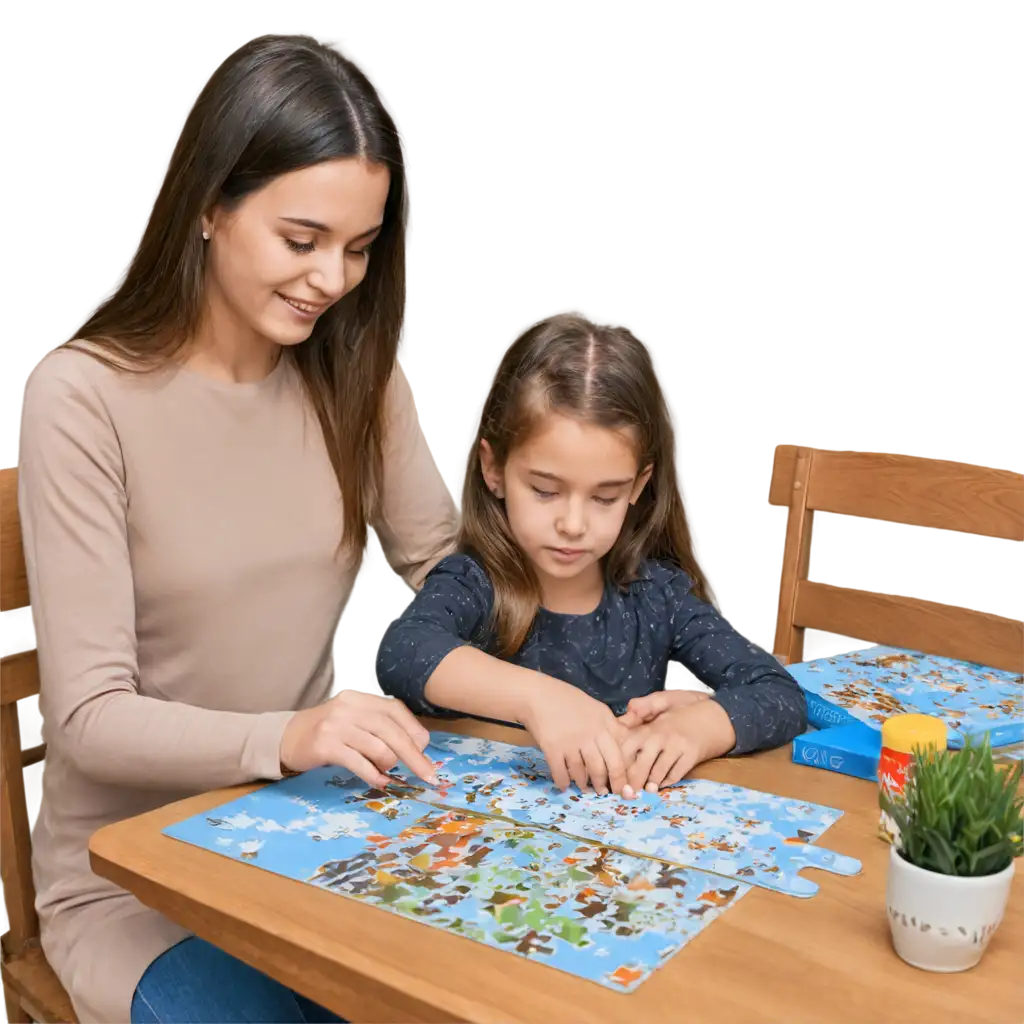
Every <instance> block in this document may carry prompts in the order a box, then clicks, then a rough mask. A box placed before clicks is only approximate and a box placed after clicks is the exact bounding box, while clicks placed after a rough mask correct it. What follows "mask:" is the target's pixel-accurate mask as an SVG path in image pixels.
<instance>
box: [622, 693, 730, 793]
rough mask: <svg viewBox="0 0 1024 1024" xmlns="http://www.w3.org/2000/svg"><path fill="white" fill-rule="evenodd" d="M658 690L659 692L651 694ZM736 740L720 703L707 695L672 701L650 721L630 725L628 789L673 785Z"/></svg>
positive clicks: (625, 750)
mask: <svg viewBox="0 0 1024 1024" xmlns="http://www.w3.org/2000/svg"><path fill="white" fill-rule="evenodd" d="M674 692H675V691H674ZM656 696H661V695H660V694H651V697H656ZM639 699H640V700H649V698H647V697H643V698H639ZM633 703H635V702H634V701H631V702H630V710H632V704H633ZM629 713H630V712H629V711H627V714H629ZM622 717H623V718H625V717H626V716H625V715H623V716H622ZM620 721H621V719H620ZM734 746H736V733H735V731H734V729H733V727H732V722H731V721H730V720H729V716H728V714H726V711H725V709H724V708H723V707H722V706H721V705H720V704H718V703H716V702H715V701H713V700H706V699H700V700H696V701H693V700H691V701H675V702H674V706H669V707H667V708H665V709H664V710H662V711H660V712H658V713H657V714H656V715H655V717H654V718H652V719H651V720H649V721H648V722H647V723H646V724H642V725H635V726H633V727H632V728H631V729H629V731H628V733H627V735H626V738H625V740H624V741H623V743H622V756H623V758H624V759H625V761H626V765H627V769H626V785H627V792H626V793H625V794H624V795H626V796H627V797H628V796H631V795H633V793H639V792H640V790H641V789H644V788H646V789H647V790H648V792H651V793H656V792H657V791H658V790H659V789H661V788H662V787H664V786H672V785H675V783H677V782H679V781H680V780H681V779H683V778H684V777H685V776H686V775H688V774H689V773H690V772H691V771H692V770H693V769H694V768H695V767H696V766H697V765H698V764H700V763H701V762H702V761H708V760H710V759H711V758H713V757H721V756H722V755H723V754H727V753H728V752H729V751H730V750H732V748H733V747H734Z"/></svg>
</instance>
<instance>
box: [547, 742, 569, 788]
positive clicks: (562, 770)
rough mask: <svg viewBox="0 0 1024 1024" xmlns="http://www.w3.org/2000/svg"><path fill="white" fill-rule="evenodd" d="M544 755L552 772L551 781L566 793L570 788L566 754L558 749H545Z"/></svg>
mask: <svg viewBox="0 0 1024 1024" xmlns="http://www.w3.org/2000/svg"><path fill="white" fill-rule="evenodd" d="M543 753H544V757H545V759H546V760H547V762H548V771H550V772H551V781H552V782H553V783H554V784H555V785H556V786H557V787H558V788H559V789H560V790H561V791H562V792H563V793H564V792H565V791H566V790H567V789H568V788H569V772H568V771H567V770H566V767H565V755H564V754H563V753H562V752H561V750H558V749H551V750H545V751H544V752H543Z"/></svg>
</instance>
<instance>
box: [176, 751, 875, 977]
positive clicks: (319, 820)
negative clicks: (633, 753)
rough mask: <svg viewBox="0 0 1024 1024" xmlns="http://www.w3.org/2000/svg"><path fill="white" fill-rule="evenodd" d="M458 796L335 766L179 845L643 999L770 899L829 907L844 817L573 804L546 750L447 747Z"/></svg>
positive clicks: (582, 798)
mask: <svg viewBox="0 0 1024 1024" xmlns="http://www.w3.org/2000/svg"><path fill="white" fill-rule="evenodd" d="M426 754H427V756H428V757H429V758H430V759H431V760H432V761H433V763H434V765H435V768H436V770H437V774H438V777H439V778H440V779H441V785H440V786H439V787H438V788H437V789H430V788H428V787H426V786H424V785H423V783H422V782H420V781H419V780H418V779H416V778H415V776H412V775H411V774H410V773H408V772H407V771H406V770H404V769H402V768H400V769H399V770H398V771H397V772H396V773H395V775H394V782H393V784H392V785H391V786H389V787H388V788H387V790H378V789H373V788H369V787H367V786H366V784H365V783H363V782H361V781H360V780H359V779H357V778H355V777H354V776H352V775H351V774H350V773H348V772H346V771H343V770H338V769H333V768H321V769H317V770H315V771H311V772H306V773H305V774H303V775H300V776H296V777H294V778H289V779H284V780H281V781H280V782H277V783H272V784H271V785H268V786H266V787H264V788H262V789H259V790H257V791H255V792H253V793H251V794H249V795H247V796H244V797H241V798H240V799H238V800H235V801H233V802H231V803H229V804H226V805H225V806H223V807H220V808H217V809H216V810H214V811H210V812H209V813H207V814H203V815H199V816H196V817H194V818H190V819H188V820H187V821H183V822H180V823H179V824H176V825H173V826H171V827H170V828H168V829H166V830H165V831H166V834H167V835H169V836H172V837H173V838H176V839H179V840H182V841H184V842H187V843H190V844H192V845H195V846H199V847H202V848H204V849H208V850H212V851H214V852H216V853H220V854H222V855H224V856H228V857H233V858H238V859H240V860H243V861H248V862H250V863H252V864H253V865H255V866H257V867H260V868H263V869H264V870H267V871H271V872H274V873H275V874H279V875H283V876H285V877H287V878H293V879H298V880H300V881H304V882H306V883H308V884H311V885H316V886H320V887H321V888H324V889H327V890H329V891H331V892H335V893H340V894H342V895H344V896H348V897H350V898H352V899H357V900H360V901H362V902H365V903H368V904H370V905H373V906H377V907H380V908H383V909H385V910H388V911H390V912H392V913H396V914H400V915H402V916H403V917H407V918H410V919H413V920H416V921H420V922H423V923H425V924H429V925H433V926H434V927H438V928H444V929H445V930H447V931H450V932H453V933H455V934H456V935H461V936H464V937H466V938H469V939H473V940H475V941H477V942H481V943H484V944H486V945H489V946H492V947H495V948H498V949H503V950H506V951H508V952H512V953H515V954H517V955H519V956H523V957H527V958H529V959H531V960H533V961H535V962H540V963H545V964H548V965H549V966H552V967H556V968H559V969H561V970H563V971H567V972H569V973H571V974H574V975H576V976H578V977H581V978H586V979H588V980H591V981H595V982H598V983H600V984H603V985H605V986H607V987H609V988H611V989H614V990H617V991H620V992H628V991H631V990H632V989H634V988H636V987H637V986H638V985H639V984H641V983H642V982H643V981H644V980H645V979H646V978H647V977H648V976H649V975H650V974H651V972H652V971H653V970H655V969H656V968H657V967H658V966H659V965H660V964H662V963H664V962H665V961H666V960H668V959H669V958H670V957H671V956H673V955H674V954H675V953H677V952H678V951H679V950H680V949H681V948H682V947H683V946H684V945H686V943H687V942H689V941H690V940H691V939H692V938H694V936H696V935H697V934H698V933H699V932H700V931H701V930H702V929H703V928H705V927H706V926H707V925H708V924H709V923H710V922H711V921H713V920H714V919H715V918H716V917H717V916H719V915H720V914H721V913H723V912H724V911H725V910H726V908H728V907H729V906H731V905H732V904H734V903H735V902H736V901H737V900H739V899H740V898H741V897H742V896H744V895H745V894H746V893H747V892H749V890H750V888H751V887H752V886H762V887H764V888H770V889H774V890H777V891H779V892H783V893H788V894H791V895H796V896H805V897H806V896H812V895H813V894H814V893H815V892H816V891H817V885H816V884H815V883H814V882H812V881H810V880H808V879H804V878H802V877H800V875H799V874H798V872H799V871H800V870H801V869H802V868H803V867H816V868H822V869H824V870H828V871H832V872H835V873H838V874H855V873H856V872H857V871H859V870H860V864H859V862H857V861H856V860H853V859H852V858H850V857H843V856H841V855H839V854H835V853H832V852H830V851H827V850H823V849H821V848H819V847H816V846H813V845H811V844H812V843H813V842H814V840H815V839H817V838H818V837H819V836H820V835H821V834H822V833H823V832H824V831H825V830H826V829H827V828H828V827H829V826H830V825H832V824H833V823H834V822H835V821H837V820H838V819H839V817H840V816H841V813H842V812H841V811H837V810H832V809H831V808H827V807H821V806H818V805H816V804H809V803H802V802H800V801H796V800H789V799H785V798H782V797H777V796H772V795H770V794H766V793H758V792H755V791H754V790H748V789H744V788H742V787H738V786H726V785H722V784H719V783H714V782H708V781H706V780H690V781H687V782H683V783H681V784H680V785H678V786H676V787H673V788H671V789H668V790H663V791H662V792H661V793H658V794H652V793H643V794H641V795H640V797H638V799H636V800H630V801H627V800H623V799H621V798H619V797H615V796H613V795H609V796H604V797H601V796H596V795H592V794H591V795H582V794H580V793H578V792H576V791H575V790H573V791H570V792H566V793H562V792H561V791H559V790H558V788H557V787H555V786H554V785H553V784H552V782H551V780H550V777H549V775H548V773H547V768H546V766H545V764H544V760H543V756H542V755H541V754H540V753H539V751H537V750H536V749H534V748H532V747H516V746H512V745H510V744H506V743H500V742H497V741H493V740H484V739H479V738H476V737H470V736H461V735H455V734H451V733H433V734H432V737H431V744H430V746H428V747H427V750H426Z"/></svg>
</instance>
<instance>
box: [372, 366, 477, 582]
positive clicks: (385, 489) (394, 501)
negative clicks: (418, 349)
mask: <svg viewBox="0 0 1024 1024" xmlns="http://www.w3.org/2000/svg"><path fill="white" fill-rule="evenodd" d="M388 388H389V390H388V414H387V417H388V419H387V423H388V425H387V435H386V438H385V443H384V467H383V469H384V479H383V480H382V482H381V496H380V504H379V506H378V511H377V515H376V517H375V518H374V521H373V524H372V525H373V527H374V529H375V530H376V531H377V536H378V537H379V538H380V542H381V547H382V548H383V549H384V555H385V557H386V558H387V560H388V563H389V564H390V565H391V567H392V568H393V569H394V570H395V572H397V573H399V574H400V575H401V576H402V578H403V579H404V580H405V581H406V583H408V584H409V586H411V587H412V588H413V589H419V587H420V586H422V584H423V580H424V579H425V577H426V575H427V573H428V572H429V571H430V570H431V569H432V568H433V567H434V566H435V565H436V564H437V563H438V562H439V561H440V560H441V559H442V558H443V557H444V556H445V555H447V554H450V553H451V552H452V551H453V550H454V549H455V538H456V535H457V533H458V515H457V513H456V511H455V504H454V502H453V501H452V498H451V495H450V494H449V493H448V488H447V487H446V486H445V484H444V481H443V480H442V479H441V474H440V473H439V472H438V470H437V465H436V463H435V462H434V458H433V456H432V455H431V454H430V449H429V448H428V447H427V442H426V439H425V438H424V436H423V431H422V430H421V429H420V422H419V417H418V416H417V414H416V403H415V402H414V401H413V396H412V391H411V389H410V388H409V382H408V381H407V380H406V377H405V374H404V373H403V372H402V368H401V366H399V365H398V364H397V363H396V364H395V372H394V373H393V374H392V376H391V382H390V384H389V386H388Z"/></svg>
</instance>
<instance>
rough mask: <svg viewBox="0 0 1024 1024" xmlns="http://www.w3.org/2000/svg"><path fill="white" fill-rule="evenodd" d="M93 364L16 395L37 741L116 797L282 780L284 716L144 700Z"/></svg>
mask: <svg viewBox="0 0 1024 1024" xmlns="http://www.w3.org/2000/svg"><path fill="white" fill-rule="evenodd" d="M92 365H93V364H92V361H91V357H89V356H86V355H82V354H78V353H70V352H66V351H58V352H56V353H53V354H52V355H50V356H49V357H47V358H46V359H45V360H44V361H43V362H42V363H41V364H40V366H39V367H37V369H36V370H35V372H34V373H33V374H32V377H31V378H30V380H29V383H28V386H27V387H26V390H25V405H24V412H23V417H22V427H21V453H20V457H19V473H18V499H19V508H20V511H21V525H22V535H23V540H24V547H25V563H26V566H27V568H28V581H29V591H30V593H31V597H32V615H33V619H34V622H35V629H36V638H37V642H38V646H39V666H40V671H41V677H42V689H41V696H40V703H41V707H42V710H43V716H44V736H45V739H46V742H47V743H48V744H49V745H50V749H51V751H52V752H53V753H54V754H55V755H57V756H60V757H64V758H66V759H67V760H68V761H70V762H71V763H72V764H73V765H74V767H75V768H77V769H78V771H80V772H81V773H82V774H83V775H85V776H87V777H88V778H90V779H93V780H95V781H98V782H104V783H109V784H111V785H125V786H132V787H152V788H154V789H164V788H166V789H175V790H178V789H182V790H184V789H195V790H201V789H213V788H216V787H220V786H230V785H234V784H236V783H240V782H251V781H253V780H255V779H261V778H265V779H273V778H280V776H281V769H280V747H281V738H282V735H283V733H284V729H285V726H286V724H287V723H288V721H289V720H290V719H291V717H292V714H293V713H292V712H290V711H267V712H264V713H261V714H241V713H235V712H229V711H210V710H207V709H205V708H199V707H193V706H191V705H188V704H180V703H175V702H172V701H165V700H159V699H156V698H153V697H146V696H143V695H141V694H140V693H139V664H138V656H137V650H136V637H135V592H134V586H133V577H132V566H131V559H130V557H129V550H128V536H127V530H128V525H127V503H128V497H127V493H126V489H125V471H124V464H123V460H122V458H121V449H120V446H119V443H118V438H117V433H116V430H115V428H114V425H113V423H112V422H111V420H110V417H109V415H108V413H107V410H106V407H105V404H104V402H103V400H102V398H101V397H100V395H99V393H98V392H97V391H96V389H95V386H94V384H93V383H92V379H91V375H90V374H89V373H88V372H87V370H88V368H89V367H91V366H92Z"/></svg>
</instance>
